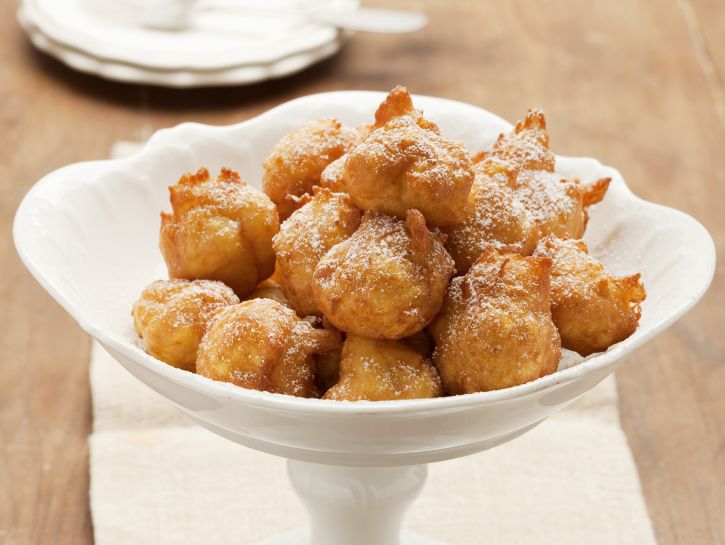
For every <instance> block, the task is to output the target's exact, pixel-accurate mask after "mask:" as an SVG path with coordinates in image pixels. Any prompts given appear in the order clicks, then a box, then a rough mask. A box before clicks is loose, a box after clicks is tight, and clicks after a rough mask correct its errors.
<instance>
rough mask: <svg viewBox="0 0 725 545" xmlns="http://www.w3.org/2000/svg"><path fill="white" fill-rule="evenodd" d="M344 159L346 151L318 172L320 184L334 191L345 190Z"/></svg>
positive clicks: (342, 191)
mask: <svg viewBox="0 0 725 545" xmlns="http://www.w3.org/2000/svg"><path fill="white" fill-rule="evenodd" d="M345 161H347V153H346V154H345V155H343V156H342V157H340V158H339V159H335V160H334V161H333V162H332V163H330V164H329V165H327V166H326V167H325V170H323V171H322V174H320V186H322V187H324V188H325V189H329V190H330V191H333V192H335V193H344V192H346V191H347V189H346V187H345Z"/></svg>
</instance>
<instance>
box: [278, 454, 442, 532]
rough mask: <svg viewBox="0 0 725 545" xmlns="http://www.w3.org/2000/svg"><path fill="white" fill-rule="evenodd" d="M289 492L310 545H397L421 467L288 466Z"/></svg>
mask: <svg viewBox="0 0 725 545" xmlns="http://www.w3.org/2000/svg"><path fill="white" fill-rule="evenodd" d="M287 471H288V473H289V477H290V480H291V481H292V486H293V487H294V489H295V492H297V495H298V496H299V497H300V499H301V500H302V502H303V503H304V504H305V507H306V508H307V511H308V513H309V516H310V530H309V537H308V542H309V543H310V544H314V545H371V544H374V545H400V544H401V528H402V525H403V517H404V515H405V512H406V511H407V510H408V508H409V507H410V505H411V504H412V503H413V500H415V498H416V497H417V496H418V494H419V493H420V491H421V490H422V488H423V484H424V483H425V479H426V477H427V474H428V469H427V466H425V465H414V466H397V467H343V466H331V465H322V464H314V463H310V462H301V461H297V460H288V462H287Z"/></svg>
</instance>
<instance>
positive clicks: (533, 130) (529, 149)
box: [473, 109, 555, 172]
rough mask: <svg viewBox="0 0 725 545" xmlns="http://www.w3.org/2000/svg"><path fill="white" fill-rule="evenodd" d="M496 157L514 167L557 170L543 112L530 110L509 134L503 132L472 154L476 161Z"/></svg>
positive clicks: (507, 165) (511, 167)
mask: <svg viewBox="0 0 725 545" xmlns="http://www.w3.org/2000/svg"><path fill="white" fill-rule="evenodd" d="M492 157H494V158H497V159H499V160H500V161H501V164H502V165H504V166H506V167H507V168H510V169H511V170H519V169H522V170H544V171H547V172H554V161H555V158H554V154H553V153H551V151H550V150H549V133H548V132H547V130H546V118H545V117H544V112H542V111H541V110H539V109H532V110H529V111H528V112H527V114H526V117H525V118H524V120H523V121H519V122H518V123H516V126H515V127H514V129H513V130H512V131H511V132H509V133H508V134H503V133H502V134H500V135H499V137H498V139H496V142H494V144H493V146H492V147H491V149H490V150H485V151H482V152H480V153H478V154H476V155H475V156H474V158H473V161H474V163H477V162H479V161H483V160H485V159H490V158H492Z"/></svg>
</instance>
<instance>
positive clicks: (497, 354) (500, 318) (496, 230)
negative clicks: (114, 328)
mask: <svg viewBox="0 0 725 545" xmlns="http://www.w3.org/2000/svg"><path fill="white" fill-rule="evenodd" d="M263 166H264V170H265V174H264V179H263V188H264V192H261V191H258V190H257V189H255V188H253V187H251V186H249V185H247V184H246V183H245V182H244V181H243V180H241V179H240V177H239V175H238V174H237V173H236V172H234V171H231V170H229V169H222V171H221V173H220V174H219V176H218V177H217V178H216V179H212V178H211V177H210V176H209V173H208V172H207V171H206V169H203V168H202V169H200V170H199V171H198V172H197V173H195V174H185V175H184V176H182V178H181V179H180V180H179V182H178V183H177V184H176V185H174V186H171V187H170V193H171V207H172V213H171V214H166V213H162V222H161V242H160V246H161V252H162V254H163V256H164V259H165V260H166V263H167V266H168V270H169V277H170V278H171V279H170V280H158V281H156V282H154V283H152V284H151V285H149V286H148V287H147V288H146V289H145V290H144V291H143V293H142V294H141V296H140V298H139V300H138V301H137V302H136V304H135V305H134V307H133V311H132V314H133V318H134V326H135V328H136V331H137V333H138V335H139V336H140V337H141V338H142V339H143V341H144V345H145V348H146V350H147V351H148V353H149V354H151V355H153V356H155V357H156V358H158V359H160V360H162V361H164V362H166V363H168V364H169V365H173V366H175V367H179V368H182V369H186V370H190V371H195V372H197V373H199V374H200V375H203V376H205V377H208V378H211V379H214V380H221V381H226V382H231V383H233V384H236V385H238V386H242V387H244V388H253V389H256V390H265V391H269V392H277V393H282V394H289V395H294V396H301V397H322V398H324V399H334V400H349V401H357V400H369V401H381V400H393V399H411V398H423V397H438V396H442V395H456V394H466V393H472V392H482V391H487V390H496V389H501V388H508V387H511V386H516V385H518V384H523V383H525V382H529V381H531V380H535V379H537V378H540V377H542V376H544V375H548V374H550V373H553V372H554V371H556V369H557V367H558V364H559V359H560V356H561V349H562V348H565V349H569V350H574V351H576V352H578V353H579V354H581V355H582V356H587V355H589V354H592V353H595V352H601V351H604V350H606V349H607V348H608V347H609V346H611V345H612V344H614V343H617V342H619V341H621V340H623V339H626V338H627V337H628V336H629V335H631V334H632V332H634V330H635V329H636V328H637V324H638V322H639V318H640V304H641V302H642V301H644V298H645V291H644V287H643V286H642V283H641V282H640V279H639V275H638V274H635V275H633V276H628V277H623V278H618V277H615V276H614V275H612V274H611V273H610V272H609V271H607V269H606V268H605V267H604V265H603V264H602V263H601V262H599V261H598V260H597V259H595V258H594V257H592V256H590V255H588V253H587V247H586V245H585V244H584V242H582V241H581V240H580V239H581V238H582V236H583V235H584V231H585V229H586V224H587V218H588V215H587V209H588V208H589V206H591V205H593V204H596V203H597V202H599V201H601V200H602V199H603V198H604V196H605V194H606V192H607V188H608V185H609V179H602V180H585V181H580V180H576V179H567V178H564V177H562V176H561V175H559V174H557V173H556V170H555V157H554V154H553V153H552V152H551V151H550V150H549V136H548V134H547V131H546V122H545V119H544V115H543V113H542V112H540V111H538V110H531V111H529V113H528V114H527V115H526V118H525V119H524V120H523V121H521V122H519V123H517V124H516V127H515V128H514V129H513V130H512V131H511V132H510V133H508V134H502V135H500V136H499V138H498V139H497V140H496V142H495V143H494V144H493V145H492V146H491V147H490V148H489V149H486V150H484V151H481V152H479V153H477V154H476V155H474V156H473V157H471V156H469V153H468V151H467V150H466V149H465V147H464V146H463V144H461V143H460V142H458V141H456V140H454V139H452V138H449V137H447V136H445V135H444V134H442V133H441V131H440V129H439V128H438V126H437V125H436V124H435V123H433V122H432V121H430V120H428V119H426V118H425V117H424V115H423V112H421V111H419V110H416V109H415V107H414V106H413V102H412V100H411V97H410V95H409V94H408V91H407V89H405V88H404V87H396V88H395V89H393V90H392V91H391V92H390V94H389V95H388V96H387V98H386V99H385V100H384V101H383V103H382V104H381V105H380V107H379V108H378V110H377V111H376V112H375V117H374V120H373V123H371V124H369V125H362V126H359V127H346V126H344V125H343V124H342V123H340V122H339V121H337V120H335V119H320V120H316V121H311V122H308V123H305V124H304V125H302V126H301V127H298V128H297V129H295V130H294V131H293V132H291V133H290V134H288V135H286V136H285V137H284V138H282V139H281V140H280V141H279V142H278V143H277V144H276V145H275V146H274V148H273V149H272V150H271V153H270V155H269V157H267V159H266V160H265V161H264V163H263Z"/></svg>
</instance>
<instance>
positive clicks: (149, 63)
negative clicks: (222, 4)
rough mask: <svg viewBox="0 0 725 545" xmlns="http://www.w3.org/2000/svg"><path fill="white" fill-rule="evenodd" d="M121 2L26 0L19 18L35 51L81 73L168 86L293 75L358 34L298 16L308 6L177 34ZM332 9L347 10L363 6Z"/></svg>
mask: <svg viewBox="0 0 725 545" xmlns="http://www.w3.org/2000/svg"><path fill="white" fill-rule="evenodd" d="M147 1H154V0H147ZM119 2H122V0H23V1H22V3H21V5H20V7H19V9H18V20H19V21H20V24H21V25H22V27H23V28H24V29H25V31H26V32H27V33H28V36H29V37H30V40H31V41H32V43H33V45H35V47H37V48H38V49H40V50H42V51H44V52H46V53H48V54H49V55H52V56H53V57H56V58H57V59H59V60H60V61H61V62H63V63H65V64H67V65H68V66H70V67H72V68H75V69H76V70H80V71H82V72H88V73H91V74H95V75H98V76H101V77H104V78H107V79H111V80H117V81H126V82H133V83H145V84H155V85H163V86H168V87H200V86H211V85H240V84H248V83H254V82H257V81H262V80H266V79H271V78H278V77H281V76H286V75H288V74H292V73H294V72H298V71H300V70H302V69H303V68H306V67H307V66H310V65H311V64H314V63H316V62H318V61H320V60H322V59H324V58H326V57H329V56H331V55H333V54H334V53H335V52H337V51H338V50H339V48H340V46H341V45H342V43H343V41H344V40H345V39H346V38H347V37H348V36H349V34H350V33H348V32H344V31H339V30H338V29H336V28H334V27H332V26H328V25H325V24H321V23H318V22H314V21H308V20H305V19H304V18H302V17H300V16H297V15H295V14H294V12H295V11H297V9H296V8H299V6H300V4H301V0H266V1H265V0H243V3H240V5H241V6H243V7H244V9H243V10H235V11H234V12H227V13H222V12H218V11H216V12H215V11H210V12H203V13H200V14H199V16H198V17H196V18H194V20H193V23H192V24H190V25H189V27H188V28H185V29H183V30H173V31H170V30H157V29H153V28H146V27H144V26H142V25H140V24H133V23H132V22H129V20H128V18H125V17H123V16H121V14H120V12H119V6H121V5H122V4H119ZM302 2H303V3H307V4H309V3H310V0H307V2H304V0H302ZM325 3H326V4H330V5H331V7H332V6H333V5H334V7H335V8H346V7H355V6H356V5H357V4H358V1H357V0H328V1H327V2H325ZM254 4H257V5H258V7H259V9H255V5H254Z"/></svg>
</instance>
